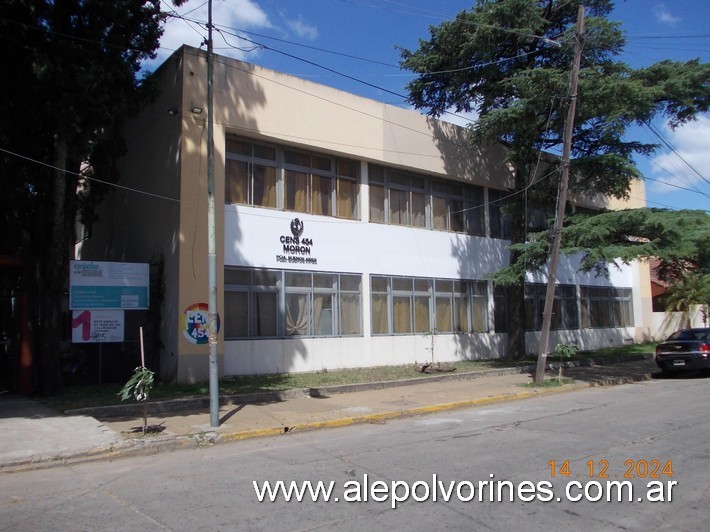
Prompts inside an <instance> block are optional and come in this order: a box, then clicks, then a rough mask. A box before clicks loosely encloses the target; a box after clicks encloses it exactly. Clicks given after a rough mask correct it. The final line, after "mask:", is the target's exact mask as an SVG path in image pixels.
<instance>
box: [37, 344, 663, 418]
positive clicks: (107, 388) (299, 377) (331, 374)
mask: <svg viewBox="0 0 710 532" xmlns="http://www.w3.org/2000/svg"><path fill="white" fill-rule="evenodd" d="M654 346H655V344H638V345H628V346H622V347H615V348H606V349H600V350H598V351H583V352H578V353H577V354H576V355H575V356H574V357H572V358H569V359H567V360H582V359H589V358H607V357H624V356H630V355H638V354H647V353H652V352H653V349H654ZM536 360H537V359H536V358H534V357H529V358H525V359H521V360H508V359H496V360H461V361H457V362H451V363H447V364H445V365H446V366H455V367H456V373H464V372H470V371H483V370H486V369H495V368H513V367H521V366H527V365H534V364H535V362H536ZM555 361H556V360H555V357H554V356H548V362H551V363H554V362H555ZM437 375H440V374H439V373H433V374H426V373H420V372H419V371H417V368H416V367H415V365H414V364H408V365H406V366H381V367H374V368H355V369H342V370H326V369H324V370H322V371H316V372H312V373H293V374H289V373H283V374H278V375H252V376H243V377H234V378H229V379H223V380H222V381H220V383H219V393H220V395H236V394H242V393H258V392H274V391H283V390H289V389H297V388H322V387H325V386H336V385H344V384H358V383H368V382H383V381H390V380H402V379H427V378H431V377H434V376H437ZM124 384H125V383H106V384H90V385H76V386H66V387H65V388H64V390H63V391H62V393H61V394H60V395H57V396H54V397H38V398H37V399H38V400H39V401H41V402H42V403H44V404H46V405H47V406H49V407H50V408H53V409H54V410H57V411H59V412H63V411H65V410H72V409H75V408H85V407H92V406H107V405H115V404H121V398H120V396H119V392H120V391H121V389H122V388H123V385H124ZM207 395H209V384H208V383H206V382H202V383H195V384H171V383H162V382H156V383H155V385H154V386H153V389H152V390H151V392H150V400H151V401H160V400H165V399H174V398H179V397H191V396H207Z"/></svg>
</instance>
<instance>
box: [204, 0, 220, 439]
mask: <svg viewBox="0 0 710 532" xmlns="http://www.w3.org/2000/svg"><path fill="white" fill-rule="evenodd" d="M213 65H214V57H212V0H209V2H208V7H207V242H208V243H207V278H208V283H209V299H208V301H207V314H208V326H209V348H210V426H212V427H219V368H218V365H217V364H218V360H217V252H216V250H217V229H216V227H217V223H216V215H215V199H214V189H215V186H214V102H213V94H212V69H213Z"/></svg>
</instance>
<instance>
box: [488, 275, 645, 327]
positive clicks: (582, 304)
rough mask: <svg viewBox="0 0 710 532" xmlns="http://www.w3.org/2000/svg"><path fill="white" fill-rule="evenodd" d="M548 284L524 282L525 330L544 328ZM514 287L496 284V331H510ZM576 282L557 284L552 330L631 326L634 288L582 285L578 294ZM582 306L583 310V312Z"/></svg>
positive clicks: (494, 298) (494, 297)
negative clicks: (511, 301)
mask: <svg viewBox="0 0 710 532" xmlns="http://www.w3.org/2000/svg"><path fill="white" fill-rule="evenodd" d="M546 290H547V286H546V285H545V284H542V283H530V284H526V285H525V330H526V331H539V330H541V329H542V314H543V310H544V308H545V292H546ZM511 294H512V290H510V289H509V288H508V287H504V286H496V287H495V290H494V293H493V302H494V326H495V331H496V332H509V330H510V322H511V320H512V319H513V317H512V316H510V313H509V311H508V309H509V308H510V307H511V305H510V297H511ZM577 296H578V294H577V287H576V286H575V285H557V286H556V287H555V299H554V302H553V307H552V323H551V325H550V328H551V329H552V330H560V329H566V330H574V329H579V328H580V314H581V326H582V327H583V328H590V327H631V326H633V324H634V316H633V292H632V290H631V288H614V287H607V286H605V287H597V286H581V287H580V288H579V298H578V297H577ZM580 310H581V312H580Z"/></svg>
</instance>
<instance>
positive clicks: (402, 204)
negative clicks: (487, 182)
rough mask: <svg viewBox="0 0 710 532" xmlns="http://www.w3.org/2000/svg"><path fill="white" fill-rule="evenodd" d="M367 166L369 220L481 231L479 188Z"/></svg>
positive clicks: (471, 231)
mask: <svg viewBox="0 0 710 532" xmlns="http://www.w3.org/2000/svg"><path fill="white" fill-rule="evenodd" d="M368 168H369V188H370V221H371V222H379V223H388V224H392V225H406V226H410V227H421V228H430V229H436V230H439V231H454V232H467V233H469V234H472V235H481V236H482V235H484V234H485V231H484V223H483V220H484V212H483V208H482V206H483V188H482V187H476V186H472V185H465V184H462V183H457V182H454V181H444V180H442V179H434V178H430V177H424V176H420V175H416V174H411V173H406V172H402V171H400V170H394V169H390V168H384V167H382V166H379V165H374V164H371V165H370V166H369V167H368Z"/></svg>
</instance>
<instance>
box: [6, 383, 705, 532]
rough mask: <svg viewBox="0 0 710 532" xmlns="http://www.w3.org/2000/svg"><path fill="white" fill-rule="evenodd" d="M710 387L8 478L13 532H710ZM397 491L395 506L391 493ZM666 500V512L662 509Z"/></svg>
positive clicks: (608, 393) (543, 400)
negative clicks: (621, 484) (279, 488)
mask: <svg viewBox="0 0 710 532" xmlns="http://www.w3.org/2000/svg"><path fill="white" fill-rule="evenodd" d="M709 383H710V381H709V380H708V379H707V378H689V379H668V380H666V379H660V380H651V381H646V382H642V383H637V384H629V385H623V386H616V387H611V388H587V389H584V390H580V391H574V392H571V393H567V394H560V395H549V396H543V397H539V398H533V399H527V400H523V401H517V402H510V403H502V404H495V405H491V406H483V407H476V408H467V409H460V410H456V411H452V412H450V413H446V414H430V415H425V416H416V417H410V418H403V419H396V420H389V421H382V422H380V423H372V424H363V425H356V426H349V427H343V428H337V429H329V430H325V431H314V432H303V433H298V432H294V433H289V434H284V435H281V436H274V437H268V438H257V439H251V440H246V441H241V442H235V443H230V444H225V445H215V446H210V445H206V446H205V447H203V448H190V449H183V450H178V451H173V452H169V453H162V454H158V455H153V456H138V457H132V458H122V459H117V460H113V461H98V462H87V463H79V464H74V465H67V466H65V467H56V468H51V469H46V470H28V471H17V472H8V473H4V474H2V475H0V529H2V530H33V529H34V530H69V529H71V530H126V529H151V530H152V529H155V530H236V529H239V530H313V529H317V530H332V529H338V530H361V529H363V528H372V527H377V528H389V529H396V530H399V529H408V530H432V529H442V528H446V529H454V530H464V529H465V530H482V529H490V530H520V529H523V528H524V529H526V530H622V529H623V530H704V529H705V528H706V524H707V516H708V514H707V505H706V498H707V497H706V494H707V492H708V488H710V485H709V479H710V477H709V476H708V474H707V470H708V466H709V465H710V457H709V456H708V453H707V434H708V433H709V429H710V421H708V418H707V404H708V399H710V394H709V393H708V391H709V390H710V388H708V384H709ZM654 464H658V467H657V468H655V471H654ZM279 480H283V481H285V482H287V483H288V482H290V481H297V482H299V483H300V482H302V481H306V480H310V481H312V482H313V483H315V482H317V481H323V482H325V483H328V482H331V481H332V482H333V486H334V488H333V491H332V493H331V500H330V501H329V502H324V501H323V497H319V500H318V502H312V501H311V499H310V495H309V494H306V495H307V496H306V497H305V498H304V500H303V501H301V502H297V501H296V500H291V501H290V502H287V501H285V500H284V497H283V493H281V494H277V497H276V499H277V500H276V501H275V502H269V501H264V502H260V501H259V497H258V493H257V491H258V490H259V489H261V488H263V486H264V482H265V481H269V482H272V483H275V482H277V481H279ZM614 480H617V481H624V480H628V483H629V486H632V488H627V491H626V492H622V495H623V497H622V499H623V500H622V501H617V500H616V499H615V498H614V499H613V502H606V501H605V499H604V498H602V499H601V500H599V501H596V502H590V501H588V500H585V498H587V499H589V498H592V499H593V498H596V497H598V496H599V495H600V494H601V493H602V491H603V490H604V489H605V486H606V483H607V482H608V481H614ZM498 481H499V482H500V484H495V482H498ZM437 482H440V483H441V486H442V487H443V488H444V489H443V490H442V489H440V488H438V487H437ZM452 482H453V483H454V484H453V486H454V487H453V489H451V490H450V491H449V494H450V497H448V498H449V500H448V502H447V501H445V500H444V499H445V498H446V497H445V494H446V488H447V487H449V486H451V485H452V484H451V483H452ZM481 482H484V484H481ZM485 482H488V484H486V483H485ZM651 482H660V485H661V486H662V491H663V493H659V492H658V491H656V492H655V494H652V495H653V497H649V487H648V486H649V483H651ZM255 483H256V484H255ZM394 483H396V484H394ZM405 483H406V484H407V486H408V487H409V488H413V491H412V493H411V494H410V495H411V496H410V497H408V498H407V500H402V501H397V502H396V504H393V503H394V502H395V501H394V498H393V496H392V494H393V493H397V494H398V496H400V497H401V496H403V495H404V493H405ZM506 483H509V484H510V486H512V487H513V488H512V491H513V492H514V493H513V499H514V500H513V501H511V500H510V499H509V497H508V495H509V491H511V490H509V491H505V490H506V489H507V488H506V486H508V484H506ZM573 483H575V484H573ZM373 485H375V487H374V489H373ZM395 485H396V486H397V489H394V490H393V489H392V487H393V486H395ZM274 486H275V484H274ZM355 486H357V487H358V488H357V491H356V490H355V488H354V487H355ZM490 486H495V487H496V488H497V487H499V486H503V488H502V489H503V491H502V499H503V500H501V501H498V500H495V499H496V497H495V496H494V497H493V498H492V499H494V500H490V499H489V497H488V490H489V488H490ZM521 486H523V487H524V488H525V487H527V488H530V489H528V490H526V489H522V490H521V489H520V487H521ZM548 486H549V488H548ZM570 486H571V489H570ZM540 487H542V489H539V488H540ZM386 488H389V491H390V493H389V494H385V495H383V489H386ZM430 488H431V493H425V492H427V491H428V490H429V489H430ZM471 488H472V489H473V490H474V492H472V491H471ZM378 489H379V491H378ZM631 489H633V496H632V497H630V500H629V498H628V495H629V493H628V492H629V491H630V490H631ZM585 490H586V491H585ZM600 490H601V491H600ZM434 491H436V492H437V493H438V498H437V500H436V501H434V500H433V492H434ZM547 492H549V494H548V493H547ZM493 494H494V495H496V494H495V493H493ZM321 495H323V493H321ZM425 495H427V497H425ZM472 495H473V496H472ZM612 495H613V494H612ZM616 495H618V493H617V494H616ZM479 496H482V498H483V500H479ZM335 497H337V498H338V501H337V502H336V501H335ZM659 497H663V499H664V500H663V501H660V500H651V499H659ZM267 498H268V497H267ZM378 498H379V502H378V501H377V499H378ZM416 498H419V499H422V500H421V502H419V501H417V500H415V499H416ZM469 498H470V499H471V500H468V501H466V500H462V499H469ZM570 498H580V499H581V500H579V501H572V500H570ZM669 498H670V499H671V500H670V501H669V500H668V499H669ZM356 499H359V501H356ZM365 499H367V500H365ZM558 499H559V500H558ZM392 506H396V508H394V509H393V508H392Z"/></svg>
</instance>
